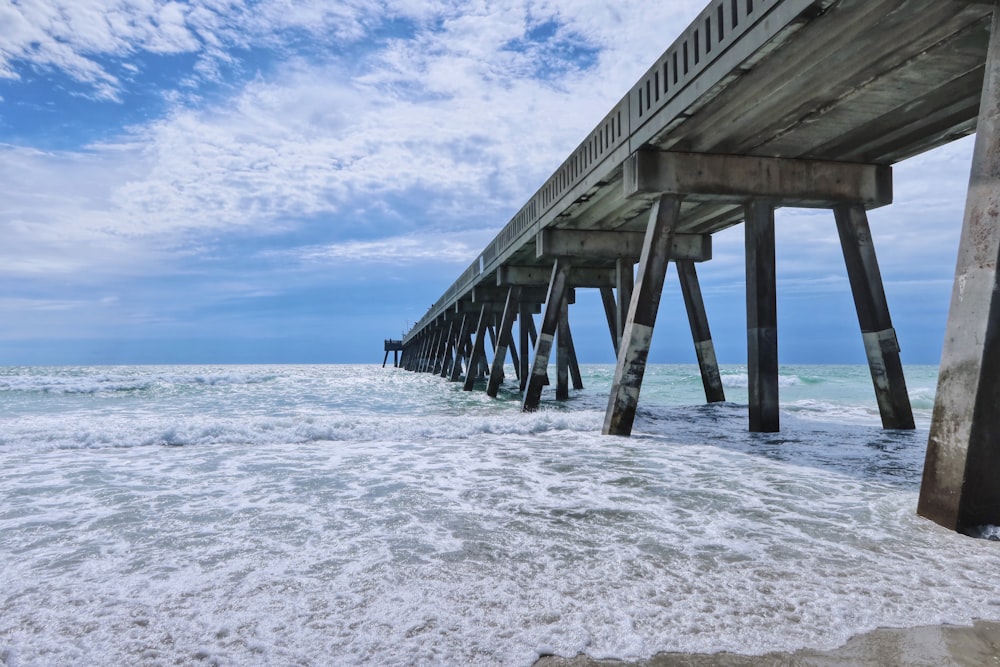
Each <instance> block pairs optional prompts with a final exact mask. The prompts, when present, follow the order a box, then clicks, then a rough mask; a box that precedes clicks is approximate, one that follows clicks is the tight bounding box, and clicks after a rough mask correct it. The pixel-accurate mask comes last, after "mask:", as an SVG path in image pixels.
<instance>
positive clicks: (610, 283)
mask: <svg viewBox="0 0 1000 667" xmlns="http://www.w3.org/2000/svg"><path fill="white" fill-rule="evenodd" d="M551 273H552V269H551V268H550V267H547V266H501V267H500V268H499V269H497V287H545V286H547V285H548V284H549V278H550V277H551V275H550V274H551ZM569 284H570V287H614V285H615V276H614V272H613V271H612V270H611V269H593V268H586V267H574V268H573V270H572V271H570V274H569Z"/></svg>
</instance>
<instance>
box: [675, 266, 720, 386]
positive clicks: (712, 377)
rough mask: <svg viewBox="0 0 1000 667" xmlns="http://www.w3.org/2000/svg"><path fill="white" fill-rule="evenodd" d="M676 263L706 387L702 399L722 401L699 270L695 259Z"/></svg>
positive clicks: (717, 363) (702, 379)
mask: <svg viewBox="0 0 1000 667" xmlns="http://www.w3.org/2000/svg"><path fill="white" fill-rule="evenodd" d="M675 265H676V266H677V275H678V277H679V278H680V283H681V293H682V294H683V295H684V306H685V308H686V309H687V314H688V322H689V323H690V324H691V337H692V339H693V340H694V351H695V354H697V355H698V368H700V369H701V383H702V385H704V387H705V400H706V401H708V402H709V403H719V402H722V401H725V400H726V392H725V391H724V390H723V388H722V377H721V375H719V362H718V361H717V360H716V358H715V345H714V344H713V343H712V332H711V331H710V330H709V328H708V314H707V313H706V312H705V302H704V300H703V299H702V297H701V286H700V285H699V284H698V273H697V271H695V268H694V262H691V261H687V260H682V261H678V262H675Z"/></svg>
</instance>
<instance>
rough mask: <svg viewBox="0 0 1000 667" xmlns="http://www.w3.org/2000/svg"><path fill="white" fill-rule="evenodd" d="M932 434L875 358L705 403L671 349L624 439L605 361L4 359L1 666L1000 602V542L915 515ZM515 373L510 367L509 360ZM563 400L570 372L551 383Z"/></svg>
mask: <svg viewBox="0 0 1000 667" xmlns="http://www.w3.org/2000/svg"><path fill="white" fill-rule="evenodd" d="M906 370H907V380H908V384H909V389H910V395H911V399H912V402H913V405H914V408H915V412H916V419H917V422H918V429H917V430H916V431H915V432H897V431H883V430H882V429H881V428H880V423H879V418H878V413H877V409H876V406H875V399H874V394H873V390H872V386H871V379H870V376H869V375H868V371H867V369H866V368H865V367H856V366H803V367H782V369H781V425H782V431H781V433H779V434H770V435H761V434H757V435H752V434H749V433H748V432H747V409H746V402H747V396H746V384H747V378H746V370H745V368H740V367H735V366H734V367H724V368H723V381H724V384H725V388H726V392H727V398H728V402H726V403H721V404H715V405H705V404H704V394H703V393H702V389H701V382H700V379H699V376H698V374H697V370H696V368H694V367H691V366H652V367H650V368H649V369H648V371H647V374H646V378H645V382H644V385H643V388H642V396H641V400H640V409H639V413H638V417H637V420H636V425H635V430H634V434H633V436H632V437H631V438H613V437H603V436H601V435H600V429H601V425H602V422H603V417H604V408H605V405H606V401H607V393H608V388H609V385H610V383H611V378H612V373H613V368H612V367H611V366H585V367H584V369H583V380H584V383H585V385H586V389H584V390H582V391H577V392H573V394H572V396H571V398H570V400H568V401H565V402H556V401H554V400H553V397H552V396H551V395H550V394H549V393H546V394H544V395H543V404H542V409H541V410H539V411H538V412H536V413H533V414H523V413H521V411H520V405H519V402H518V394H517V390H516V386H515V384H514V382H513V381H512V380H509V381H508V382H507V384H505V386H504V388H503V390H502V392H501V395H500V398H499V400H493V399H490V398H488V397H487V396H486V394H485V392H483V391H481V388H477V390H476V391H473V392H464V391H462V389H461V386H460V385H459V384H457V383H449V382H446V381H444V380H442V379H440V378H438V377H434V376H431V375H429V374H415V373H409V372H406V371H403V370H397V369H392V368H386V369H382V368H380V367H378V366H247V367H237V366H222V367H188V366H178V367H120V368H111V367H100V368H6V369H0V664H3V665H6V666H14V665H87V664H94V665H95V664H102V665H173V664H217V665H291V664H296V665H360V664H379V665H411V664H413V665H459V664H462V665H465V664H471V665H530V664H531V663H532V662H533V661H534V660H535V659H536V658H537V657H538V656H539V655H542V654H549V653H554V654H559V655H566V656H572V655H575V654H577V653H580V652H585V653H587V654H589V655H591V656H594V657H618V658H641V657H648V656H651V655H653V654H655V653H657V652H660V651H696V652H714V651H723V650H725V651H733V652H736V653H742V654H759V653H762V652H767V651H772V650H791V649H797V648H800V647H813V648H820V649H826V648H833V647H835V646H838V645H840V644H842V643H843V642H844V641H846V640H847V639H848V638H849V637H851V636H852V635H855V634H857V633H861V632H864V631H867V630H871V629H873V628H876V627H879V626H894V627H908V626H917V625H924V624H935V623H959V624H962V623H969V622H971V621H972V620H973V619H975V618H987V619H998V618H1000V576H998V573H1000V543H997V542H990V541H987V540H974V539H971V538H967V537H963V536H961V535H957V534H955V533H951V532H949V531H947V530H944V529H942V528H940V527H938V526H936V525H934V524H932V523H930V522H928V521H925V520H923V519H920V518H918V517H917V516H916V515H915V507H916V502H917V492H918V488H919V482H920V474H921V469H922V464H923V455H924V450H925V446H926V441H927V428H928V423H929V419H930V409H931V406H932V402H933V395H934V388H935V380H936V369H934V368H929V367H909V368H907V369H906ZM512 371H513V369H511V368H508V374H509V375H512V374H513V372H512ZM548 391H551V387H550V388H548V390H547V392H548Z"/></svg>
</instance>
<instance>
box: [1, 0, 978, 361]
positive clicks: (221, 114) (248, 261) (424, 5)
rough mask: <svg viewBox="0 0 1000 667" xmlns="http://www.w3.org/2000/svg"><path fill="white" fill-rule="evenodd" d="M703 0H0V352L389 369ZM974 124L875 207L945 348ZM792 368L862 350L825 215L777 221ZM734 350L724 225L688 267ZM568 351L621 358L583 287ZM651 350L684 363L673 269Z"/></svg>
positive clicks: (897, 316) (736, 236)
mask: <svg viewBox="0 0 1000 667" xmlns="http://www.w3.org/2000/svg"><path fill="white" fill-rule="evenodd" d="M702 8H703V1H702V0H674V1H672V2H661V3H650V2H644V1H638V0H618V1H616V2H608V1H598V0H497V1H496V2H489V3H484V2H475V1H473V2H468V1H465V0H462V1H459V0H450V1H449V0H399V1H397V2H390V3H385V2H372V1H369V0H346V1H336V0H334V1H330V0H297V1H295V2H292V1H290V0H204V1H202V2H163V1H161V0H0V238H2V239H3V241H2V243H0V364H5V365H12V364H91V363H249V362H280V363H284V362H296V363H298V362H302V363H312V362H315V363H324V362H380V361H381V355H382V351H381V346H382V339H383V338H385V337H390V336H392V337H398V336H399V335H400V334H401V333H402V331H403V330H405V329H407V328H408V327H409V325H410V324H412V323H413V322H414V321H415V320H417V319H419V318H420V317H421V316H422V315H423V314H424V312H425V311H426V309H427V308H428V306H429V305H430V304H431V303H432V302H433V301H435V300H436V299H437V298H438V297H439V296H440V294H441V293H442V292H443V291H444V290H445V289H446V288H447V287H448V286H449V285H450V284H451V283H452V281H453V280H454V279H455V278H456V277H457V275H458V274H459V273H460V272H461V271H462V270H463V269H464V268H465V267H466V266H468V264H469V263H470V262H471V261H472V259H473V258H474V257H475V256H476V254H477V253H478V252H479V251H480V250H481V249H482V248H483V247H484V246H485V245H486V244H487V243H488V242H489V241H490V240H491V239H492V237H493V236H494V235H495V234H496V233H497V232H498V231H499V230H500V228H501V227H502V226H503V225H504V224H505V223H506V222H507V220H508V219H509V218H510V217H511V215H513V213H515V212H516V211H517V210H518V209H519V208H520V206H521V205H522V204H523V203H524V201H526V200H527V198H528V197H529V196H530V195H531V194H532V193H533V192H534V191H535V189H536V188H537V187H538V186H539V185H540V184H541V183H542V182H543V181H544V180H545V178H547V177H548V176H549V175H550V174H551V172H552V171H553V170H554V169H555V167H557V166H558V165H559V164H560V163H561V161H562V160H563V159H564V158H565V157H566V156H567V155H568V154H569V152H570V151H571V150H572V149H573V148H574V147H575V146H576V145H577V144H578V143H579V141H580V140H581V139H582V138H583V137H584V136H585V135H586V134H587V133H588V132H589V131H590V130H591V129H592V128H593V127H594V126H595V125H596V124H597V122H598V120H599V119H600V118H601V117H602V116H603V115H604V114H605V113H606V112H607V110H608V109H610V108H611V106H612V105H613V104H614V103H615V102H616V101H617V100H618V99H619V98H620V97H621V96H622V95H623V94H624V93H625V91H626V90H627V89H628V87H629V86H630V85H631V84H632V83H633V82H634V81H635V80H637V79H638V78H639V76H640V75H641V74H642V73H643V71H644V70H645V69H646V67H647V66H648V65H649V64H650V63H651V62H653V60H654V59H655V58H656V57H657V56H659V54H660V53H661V52H662V51H663V50H664V49H665V48H666V47H667V46H668V44H669V43H670V42H671V41H672V40H673V38H674V37H675V36H676V35H677V34H679V32H680V31H681V30H682V29H683V28H684V27H686V26H687V25H688V23H689V22H690V20H691V19H692V18H693V17H694V16H695V15H696V14H697V13H698V12H699V11H700V10H701V9H702ZM971 150H972V142H971V140H970V139H968V138H967V139H964V140H962V141H959V142H955V143H953V144H951V145H949V146H946V147H944V148H942V149H939V150H937V151H934V152H932V153H928V154H925V155H923V156H919V157H918V158H915V159H913V160H910V161H908V162H905V163H902V164H900V165H898V166H897V168H896V183H895V190H896V203H895V204H893V205H892V206H890V207H886V208H884V209H880V210H878V211H874V212H873V213H872V214H871V221H872V228H873V235H874V238H875V243H876V249H877V251H878V254H879V259H880V262H881V268H882V273H883V277H884V278H885V281H886V291H887V294H888V298H889V303H890V307H891V309H892V314H893V319H894V323H895V325H896V329H897V331H898V333H899V338H900V342H901V345H902V349H903V360H904V362H906V363H931V364H935V363H937V361H938V358H939V355H940V345H941V340H942V337H943V330H944V322H945V318H946V316H947V308H948V299H949V295H950V289H951V281H952V274H953V271H954V262H955V255H956V250H957V245H958V234H959V229H960V226H961V219H962V209H963V206H964V194H965V187H966V183H967V179H968V172H969V161H970V159H971ZM777 240H778V292H779V327H780V329H779V346H780V349H779V355H780V358H781V361H782V362H783V363H860V362H863V361H864V352H863V347H862V344H861V336H860V333H859V331H858V324H857V319H856V316H855V314H854V310H853V304H852V301H851V296H850V288H849V286H848V283H847V278H846V273H845V270H844V266H843V258H842V255H841V254H840V249H839V244H838V241H837V235H836V229H835V226H834V223H833V218H832V214H830V213H825V212H816V211H791V210H782V211H779V213H778V222H777ZM699 268H700V276H701V279H702V287H703V291H704V293H705V299H706V306H707V309H708V314H709V317H710V320H711V324H712V328H713V333H714V335H715V340H716V345H717V348H718V351H719V357H720V361H721V362H723V363H742V362H744V361H745V358H746V349H745V348H746V334H745V324H744V322H745V320H744V312H745V311H744V291H743V290H744V288H743V282H744V277H743V238H742V228H741V227H737V228H734V229H731V230H728V231H726V232H723V233H720V234H718V235H716V239H715V258H714V259H713V260H712V261H711V262H709V263H707V264H703V265H701V266H700V267H699ZM571 322H572V324H573V327H574V340H575V342H576V344H577V347H578V352H579V354H580V357H581V359H582V360H584V361H593V362H610V361H612V352H611V346H610V339H609V337H608V333H607V326H606V324H605V323H604V321H603V310H602V308H601V306H600V300H599V297H598V296H597V294H596V293H589V292H585V291H583V290H581V291H580V293H579V295H578V303H577V305H575V306H573V308H572V310H571ZM652 359H653V361H659V362H689V361H693V359H694V356H693V350H692V345H691V341H690V335H689V333H688V330H687V324H686V321H685V316H684V309H683V304H682V302H681V300H680V295H679V288H678V287H677V284H676V278H675V277H674V275H673V274H672V272H671V274H670V275H669V276H668V283H667V288H666V290H665V294H664V300H663V303H662V305H661V310H660V315H659V321H658V327H657V331H656V337H655V338H654V341H653V350H652Z"/></svg>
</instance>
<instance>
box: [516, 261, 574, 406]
mask: <svg viewBox="0 0 1000 667" xmlns="http://www.w3.org/2000/svg"><path fill="white" fill-rule="evenodd" d="M569 271H570V265H569V262H568V261H567V260H566V259H564V258H559V259H557V260H556V261H555V263H554V264H553V265H552V278H551V279H550V280H549V291H548V294H547V295H546V297H545V314H544V315H542V330H541V331H540V332H539V334H538V340H537V342H536V343H535V360H534V363H533V364H532V366H531V375H530V376H529V377H528V385H527V387H526V388H525V391H524V402H523V403H522V404H521V409H522V410H523V411H524V412H531V411H533V410H537V409H538V404H539V403H540V402H541V398H542V387H543V386H544V385H545V381H546V379H547V377H548V366H549V356H550V355H551V353H552V341H553V338H555V334H556V329H557V327H558V326H559V318H560V314H561V313H562V306H563V301H565V299H566V289H567V288H568V286H569Z"/></svg>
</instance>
